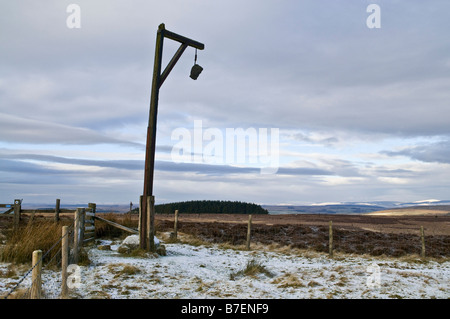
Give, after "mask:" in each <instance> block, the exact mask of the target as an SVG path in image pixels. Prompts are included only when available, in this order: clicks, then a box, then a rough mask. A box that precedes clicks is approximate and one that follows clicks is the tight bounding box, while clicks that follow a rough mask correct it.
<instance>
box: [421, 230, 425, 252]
mask: <svg viewBox="0 0 450 319" xmlns="http://www.w3.org/2000/svg"><path fill="white" fill-rule="evenodd" d="M420 241H421V242H422V251H421V254H420V255H421V257H422V258H425V231H424V230H423V226H420Z"/></svg>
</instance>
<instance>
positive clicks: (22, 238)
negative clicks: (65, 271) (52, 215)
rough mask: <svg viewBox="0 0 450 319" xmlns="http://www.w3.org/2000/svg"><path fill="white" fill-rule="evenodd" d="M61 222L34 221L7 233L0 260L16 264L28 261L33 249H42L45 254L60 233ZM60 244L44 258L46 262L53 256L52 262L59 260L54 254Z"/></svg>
mask: <svg viewBox="0 0 450 319" xmlns="http://www.w3.org/2000/svg"><path fill="white" fill-rule="evenodd" d="M62 226H63V224H61V223H55V222H53V221H35V222H32V223H28V224H27V225H26V226H22V227H20V228H19V229H17V230H16V231H11V232H10V233H9V234H7V240H6V244H5V246H4V247H3V248H2V250H1V251H0V261H1V262H12V263H17V264H24V263H30V262H31V259H32V254H33V251H35V250H42V252H43V253H44V254H45V253H46V252H47V251H48V250H49V249H50V248H52V246H53V245H55V244H56V243H57V242H58V241H59V240H60V238H61V235H62ZM60 247H61V245H58V244H56V246H55V247H54V248H53V249H52V251H50V252H49V254H48V255H47V256H46V257H45V258H44V262H48V261H49V260H51V259H52V258H53V257H55V258H54V260H53V261H54V262H57V261H59V260H60V254H58V255H59V256H55V255H56V253H57V252H58V249H59V248H60Z"/></svg>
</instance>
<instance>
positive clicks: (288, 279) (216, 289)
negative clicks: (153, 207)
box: [0, 214, 450, 299]
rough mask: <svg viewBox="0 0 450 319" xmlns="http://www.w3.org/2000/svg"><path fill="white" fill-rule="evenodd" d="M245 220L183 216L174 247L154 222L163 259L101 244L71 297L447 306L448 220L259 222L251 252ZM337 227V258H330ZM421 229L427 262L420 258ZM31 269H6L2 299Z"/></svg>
mask: <svg viewBox="0 0 450 319" xmlns="http://www.w3.org/2000/svg"><path fill="white" fill-rule="evenodd" d="M36 218H37V216H36ZM121 218H123V220H125V219H124V217H120V218H118V219H117V220H116V222H120V220H121ZM247 220H248V216H245V215H196V214H195V215H183V214H181V215H180V218H179V225H178V226H179V241H176V242H175V241H173V240H171V239H170V233H171V232H172V230H173V215H172V216H170V215H157V216H156V218H155V222H156V228H157V237H158V238H159V239H161V241H162V243H163V244H164V245H165V246H166V251H167V255H166V256H155V255H146V256H137V257H136V256H134V257H133V256H129V255H123V254H121V253H119V252H118V247H119V245H120V243H121V241H122V240H123V238H124V237H125V236H126V235H125V234H122V235H120V236H115V237H114V238H103V239H101V238H100V239H99V240H98V242H97V245H95V246H93V247H91V248H89V249H88V255H89V259H90V264H89V265H84V266H80V270H81V271H80V274H81V283H82V284H81V286H80V287H78V288H74V289H72V291H71V297H72V298H82V299H85V298H102V299H104V298H112V299H126V298H136V299H143V298H161V299H173V298H193V299H208V298H242V299H249V298H250V299H251V298H269V299H298V298H300V299H309V298H314V299H317V298H337V299H359V298H377V299H385V298H386V299H394V298H421V299H430V298H439V299H447V298H450V279H449V278H450V259H449V257H450V227H449V226H450V216H437V217H435V216H409V217H408V216H395V217H392V216H370V215H254V216H253V227H252V244H251V250H246V249H245V245H244V244H245V238H246V230H247ZM330 220H331V221H332V222H333V229H334V235H333V236H334V245H335V253H334V256H333V258H330V257H329V256H328V253H327V252H328V247H327V245H328V223H329V221H330ZM132 223H133V224H135V225H137V216H133V220H132ZM0 225H1V223H0ZM421 226H423V227H424V229H425V235H426V251H427V258H426V259H422V258H420V256H419V253H420V247H421V246H420V237H419V233H420V227H421ZM101 245H103V246H101ZM101 247H108V249H106V250H104V249H99V248H101ZM26 270H27V267H23V266H22V267H19V266H15V267H13V266H12V265H11V264H9V263H0V296H1V295H3V294H5V293H6V292H7V291H8V289H10V288H11V287H12V286H14V284H15V283H16V282H17V281H18V279H19V278H20V275H21V274H23V273H24V272H25V271H26ZM11 273H14V275H11ZM8 274H9V275H8ZM59 277H60V272H58V271H55V270H48V271H46V272H44V275H43V285H44V290H45V291H46V293H47V297H48V298H58V291H59V285H60V281H59ZM28 283H29V282H28V279H26V280H25V281H24V282H23V285H25V286H26V285H27V284H28Z"/></svg>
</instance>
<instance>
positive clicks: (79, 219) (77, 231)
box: [73, 208, 85, 264]
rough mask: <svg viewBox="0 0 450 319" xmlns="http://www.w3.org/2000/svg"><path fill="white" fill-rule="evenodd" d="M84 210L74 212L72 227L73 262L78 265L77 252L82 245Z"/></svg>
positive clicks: (79, 209) (78, 209)
mask: <svg viewBox="0 0 450 319" xmlns="http://www.w3.org/2000/svg"><path fill="white" fill-rule="evenodd" d="M84 213H85V209H84V208H77V210H76V211H75V225H74V227H73V231H74V236H73V262H74V263H75V264H77V263H78V257H79V252H80V249H81V246H82V245H83V237H84V235H83V233H84Z"/></svg>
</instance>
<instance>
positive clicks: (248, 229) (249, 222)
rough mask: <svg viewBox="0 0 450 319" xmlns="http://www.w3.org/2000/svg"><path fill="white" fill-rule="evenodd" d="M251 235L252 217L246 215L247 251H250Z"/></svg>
mask: <svg viewBox="0 0 450 319" xmlns="http://www.w3.org/2000/svg"><path fill="white" fill-rule="evenodd" d="M251 233H252V215H248V225H247V250H250V238H251Z"/></svg>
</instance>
